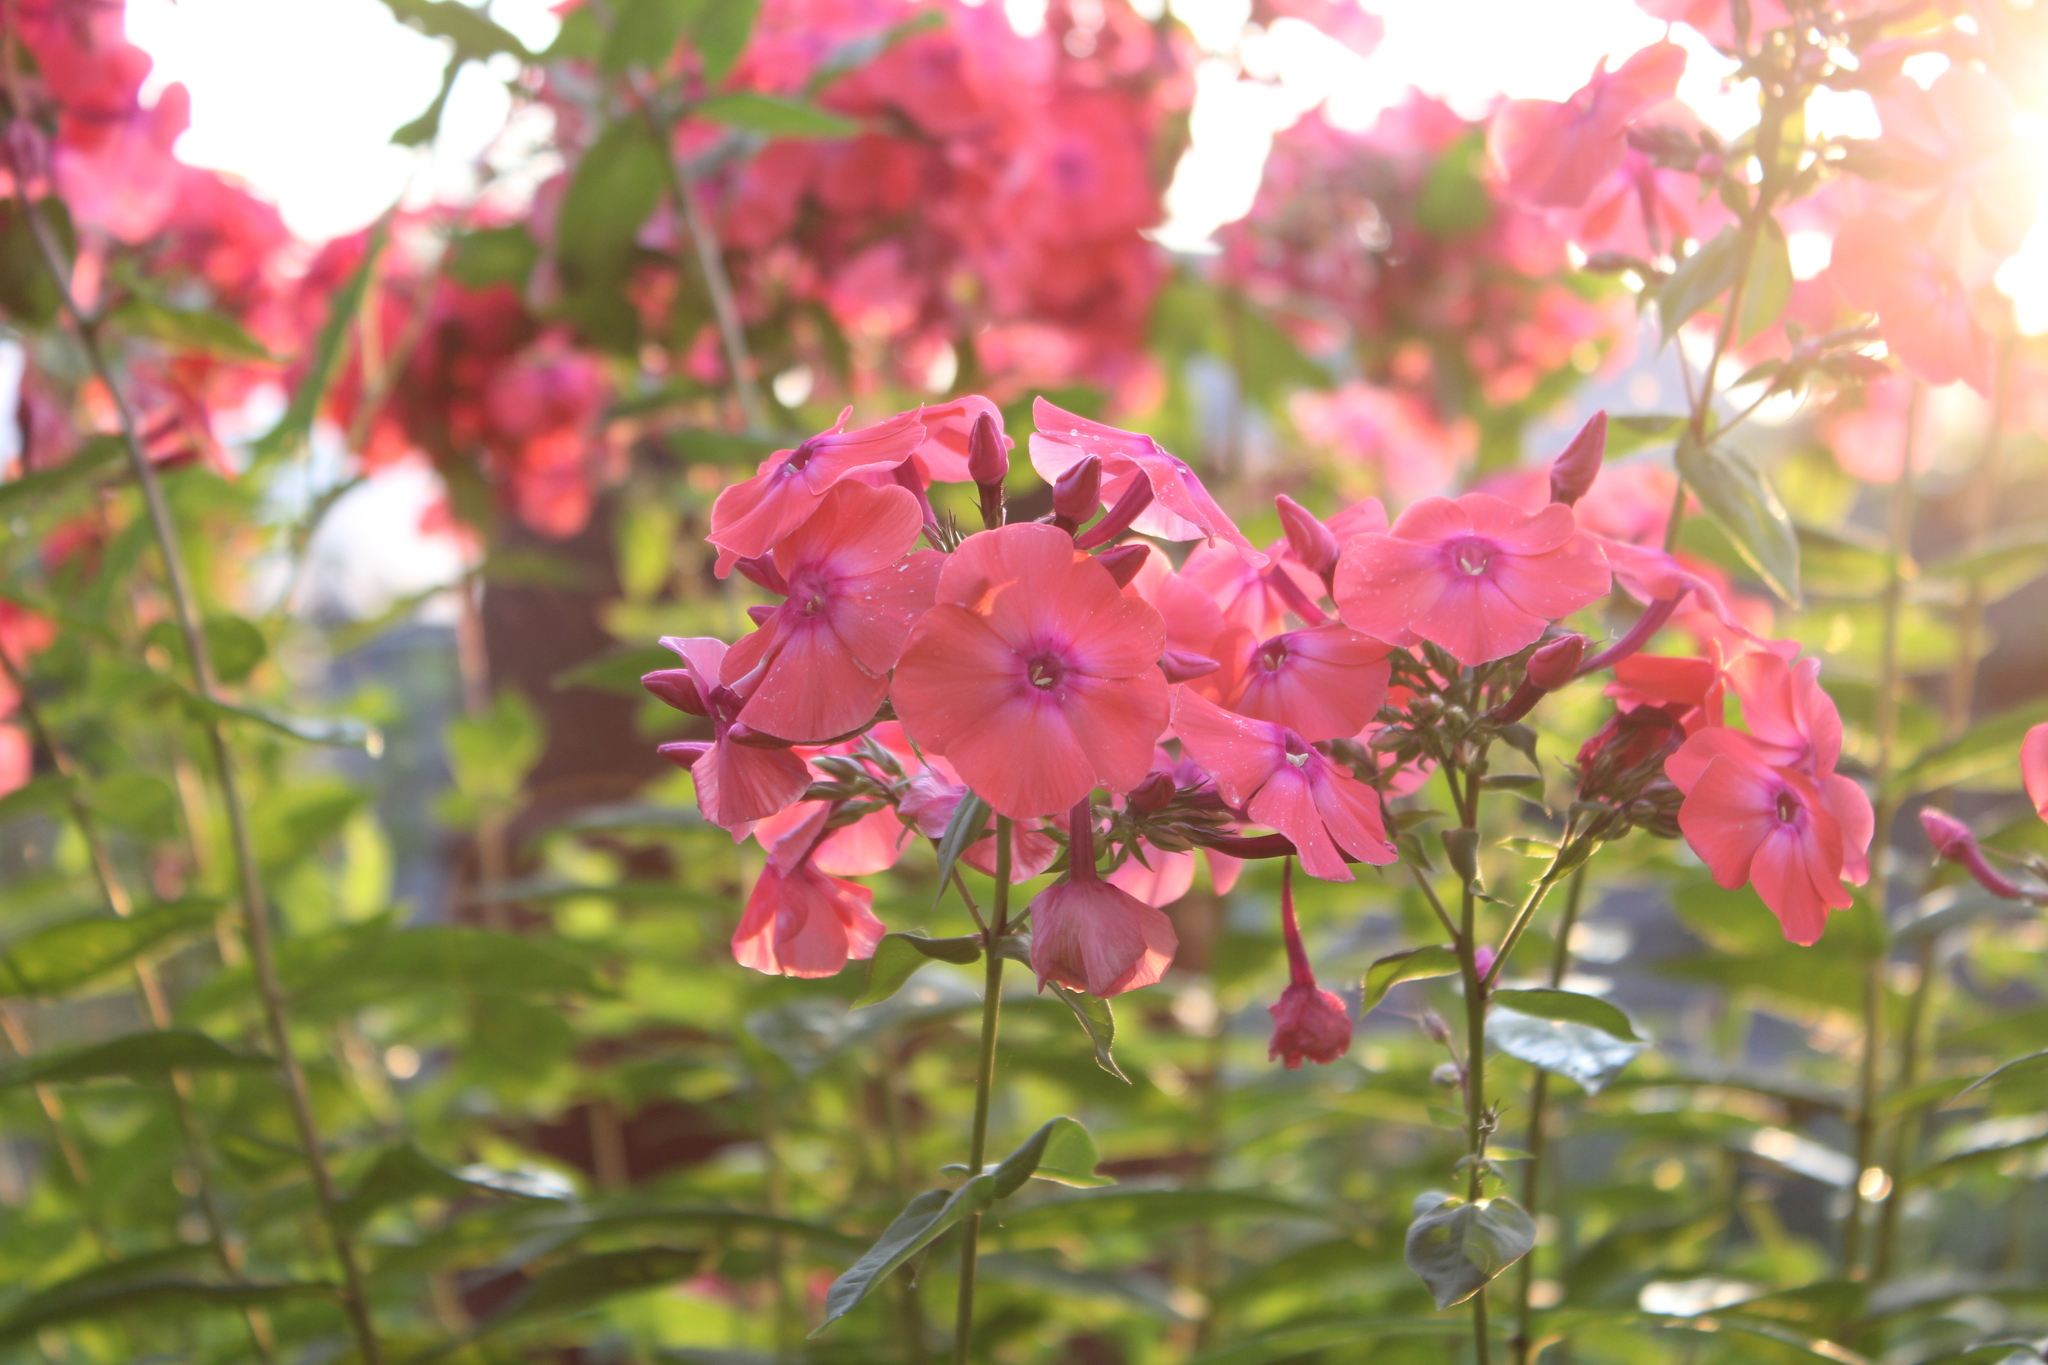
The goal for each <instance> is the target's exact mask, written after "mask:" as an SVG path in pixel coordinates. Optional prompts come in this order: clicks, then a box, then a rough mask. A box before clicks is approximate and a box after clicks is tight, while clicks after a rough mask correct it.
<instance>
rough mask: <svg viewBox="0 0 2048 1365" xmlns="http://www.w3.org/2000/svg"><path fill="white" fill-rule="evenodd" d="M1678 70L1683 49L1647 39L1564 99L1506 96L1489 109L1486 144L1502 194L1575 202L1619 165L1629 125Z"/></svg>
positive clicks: (1666, 94) (1547, 203)
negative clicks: (1502, 182) (1504, 187)
mask: <svg viewBox="0 0 2048 1365" xmlns="http://www.w3.org/2000/svg"><path fill="white" fill-rule="evenodd" d="M1684 72H1685V49H1684V48H1682V47H1680V46H1678V44H1676V43H1672V42H1658V43H1652V44H1651V45H1650V46H1648V47H1646V48H1644V49H1643V50H1642V51H1640V52H1638V53H1636V54H1635V55H1634V56H1632V57H1630V58H1629V59H1628V60H1627V61H1626V62H1623V63H1622V65H1621V67H1620V68H1619V69H1618V70H1615V71H1611V72H1610V71H1609V70H1607V59H1606V58H1604V57H1603V58H1601V59H1600V64H1599V66H1598V67H1596V68H1595V69H1594V72H1593V78H1592V79H1591V80H1590V81H1588V82H1586V84H1585V85H1584V86H1582V87H1580V89H1579V90H1578V92H1577V93H1576V94H1574V95H1573V96H1572V97H1571V98H1570V99H1568V100H1566V101H1564V102H1563V103H1559V102H1557V101H1556V100H1526V99H1525V100H1509V101H1508V102H1507V103H1506V104H1504V105H1502V106H1501V107H1500V110H1499V112H1497V113H1496V114H1495V115H1494V116H1493V125H1492V127H1491V129H1490V130H1489V132H1488V135H1487V151H1488V153H1489V155H1490V156H1491V157H1492V159H1493V163H1494V165H1495V166H1496V167H1497V168H1498V169H1499V171H1500V174H1501V177H1502V179H1504V180H1505V181H1506V182H1507V187H1508V193H1509V194H1511V195H1513V196H1514V197H1515V198H1516V199H1518V200H1520V201H1521V202H1523V203H1525V204H1529V205H1532V206H1535V207H1538V208H1575V207H1577V206H1578V205H1580V204H1583V203H1585V202H1586V200H1587V198H1588V197H1589V196H1591V194H1592V193H1593V190H1594V188H1595V187H1596V186H1597V185H1599V183H1600V182H1601V181H1603V180H1605V179H1606V178H1607V177H1608V176H1610V175H1612V174H1613V173H1614V172H1615V171H1617V170H1619V169H1620V168H1621V163H1622V158H1623V156H1624V155H1625V154H1626V152H1627V150H1628V143H1627V138H1626V135H1627V131H1628V125H1629V124H1630V123H1631V122H1632V121H1634V119H1635V118H1636V117H1637V116H1638V115H1639V114H1641V113H1642V112H1643V111H1644V110H1645V109H1648V108H1649V107H1650V106H1651V105H1653V104H1656V103H1658V102H1659V101H1660V100H1665V99H1669V98H1670V97H1671V94H1672V92H1673V91H1675V90H1676V89H1677V88H1678V78H1679V77H1680V76H1681V75H1683V74H1684Z"/></svg>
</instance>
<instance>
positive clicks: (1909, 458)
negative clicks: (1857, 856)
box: [1842, 379, 1922, 1276]
mask: <svg viewBox="0 0 2048 1365" xmlns="http://www.w3.org/2000/svg"><path fill="white" fill-rule="evenodd" d="M1921 398H1922V385H1921V383H1920V381H1919V380H1917V379H1916V380H1914V381H1913V389H1912V395H1911V397H1910V398H1909V399H1908V400H1907V403H1906V430H1905V435H1904V437H1903V448H1902V449H1901V451H1900V460H1899V466H1900V468H1899V481H1898V482H1897V483H1896V484H1894V485H1892V497H1891V518H1890V522H1891V525H1890V533H1889V537H1888V539H1889V550H1890V554H1889V559H1890V567H1889V569H1888V571H1887V573H1886V576H1885V586H1884V597H1883V607H1882V610H1883V619H1884V627H1883V633H1882V635H1881V637H1880V640H1879V646H1878V648H1879V655H1878V680H1877V697H1876V700H1875V703H1874V707H1873V713H1872V728H1873V729H1874V731H1875V732H1876V735H1875V737H1876V740H1877V756H1876V760H1875V761H1874V762H1873V763H1872V764H1871V775H1872V777H1873V778H1874V779H1875V781H1876V783H1877V802H1876V808H1875V810H1874V812H1873V814H1874V817H1875V819H1874V821H1873V824H1872V829H1873V834H1872V837H1871V849H1870V884H1869V891H1868V892H1867V894H1868V896H1869V898H1870V903H1871V906H1872V909H1873V912H1874V918H1875V920H1876V930H1877V935H1878V945H1877V947H1876V948H1874V949H1873V950H1872V952H1871V955H1870V961H1869V962H1868V963H1867V964H1866V965H1865V968H1864V973H1863V1060H1862V1064H1861V1066H1860V1068H1859V1074H1858V1082H1857V1101H1856V1124H1855V1143H1856V1183H1855V1184H1854V1185H1852V1186H1851V1187H1850V1189H1849V1210H1848V1213H1847V1214H1846V1215H1845V1216H1844V1217H1843V1220H1842V1271H1843V1273H1844V1274H1846V1275H1850V1276H1855V1275H1857V1274H1858V1273H1859V1271H1860V1264H1859V1263H1860V1260H1861V1257H1862V1253H1863V1222H1864V1215H1863V1205H1864V1203H1865V1202H1866V1201H1865V1198H1864V1193H1863V1181H1864V1176H1865V1175H1866V1173H1868V1172H1869V1171H1870V1170H1871V1169H1872V1162H1873V1160H1874V1159H1875V1157H1876V1154H1877V1111H1878V1103H1879V1100H1880V1094H1879V1091H1880V1089H1881V1078H1880V1074H1879V1073H1880V1071H1881V1070H1882V1067H1881V1062H1882V1059H1883V1055H1884V1003H1885V973H1886V970H1887V969H1888V967H1889V966H1890V963H1891V952H1890V946H1891V924H1890V918H1889V909H1890V897H1889V895H1888V894H1887V891H1888V885H1889V878H1890V875H1891V827H1892V823H1893V820H1894V819H1895V818H1896V817H1897V815H1898V811H1899V798H1898V795H1897V793H1896V792H1894V791H1893V790H1892V766H1893V752H1892V750H1893V747H1894V742H1895V740H1896V738H1897V733H1898V723H1899V692H1900V687H1901V684H1902V682H1903V677H1902V674H1901V671H1900V666H1899V616H1900V610H1901V608H1902V607H1903V605H1904V603H1905V583H1906V575H1905V562H1906V557H1907V555H1908V554H1909V553H1910V551H1911V549H1912V534H1913V457H1914V445H1915V435H1916V432H1915V429H1916V428H1917V427H1918V426H1919V421H1920V402H1921Z"/></svg>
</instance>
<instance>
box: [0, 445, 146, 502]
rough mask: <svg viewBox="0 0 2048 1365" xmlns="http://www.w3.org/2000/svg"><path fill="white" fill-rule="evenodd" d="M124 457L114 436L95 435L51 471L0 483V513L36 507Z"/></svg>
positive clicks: (126, 455)
mask: <svg viewBox="0 0 2048 1365" xmlns="http://www.w3.org/2000/svg"><path fill="white" fill-rule="evenodd" d="M127 458H128V447H127V446H126V445H125V444H124V443H123V442H122V440H121V438H120V437H118V436H95V437H93V438H92V439H91V440H89V441H87V442H86V443H85V444H84V445H82V446H80V447H79V448H78V449H77V450H76V451H75V452H73V453H72V456H71V458H70V459H68V460H66V461H65V462H64V463H63V464H60V465H58V466H57V467H56V468H55V469H41V470H37V471H36V472H35V473H33V474H24V475H22V476H21V477H20V478H18V479H9V480H7V481H6V482H5V483H0V513H11V512H12V511H13V510H14V509H15V508H16V507H31V506H39V505H41V504H43V503H45V502H48V501H50V500H51V499H53V498H55V497H56V496H57V495H58V494H59V493H62V492H63V491H64V490H66V489H67V488H69V487H71V486H72V485H73V484H84V483H86V482H88V481H89V480H90V479H91V478H92V476H93V475H95V474H97V473H99V472H101V471H102V470H104V469H106V468H107V467H108V466H109V465H116V464H121V463H122V462H124V461H125V460H126V459H127Z"/></svg>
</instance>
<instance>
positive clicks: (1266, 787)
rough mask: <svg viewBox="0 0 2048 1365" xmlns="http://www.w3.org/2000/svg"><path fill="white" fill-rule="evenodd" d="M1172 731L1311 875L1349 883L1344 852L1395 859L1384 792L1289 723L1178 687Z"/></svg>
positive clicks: (1363, 858) (1375, 860) (1380, 860)
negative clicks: (1288, 844)
mask: <svg viewBox="0 0 2048 1365" xmlns="http://www.w3.org/2000/svg"><path fill="white" fill-rule="evenodd" d="M1173 731H1174V733H1175V734H1176V735H1178V736H1180V742H1181V745H1182V747H1183V748H1185V749H1186V750H1187V752H1188V755H1189V756H1190V757H1192V758H1193V759H1194V760H1195V762H1196V763H1198V764H1200V765H1201V766H1202V768H1203V769H1204V770H1205V771H1206V772H1208V773H1209V775H1210V776H1211V777H1213V778H1215V779H1216V789H1217V790H1218V791H1219V792H1221V793H1222V794H1223V799H1224V800H1225V801H1228V802H1229V803H1230V804H1231V805H1233V806H1235V807H1237V808H1238V809H1240V810H1242V811H1243V812H1244V813H1245V816H1246V817H1247V818H1248V819H1250V820H1251V821H1252V822H1253V823H1255V824H1261V825H1265V826H1267V827H1268V828H1270V829H1275V830H1278V831H1279V832H1280V833H1282V834H1284V835H1286V836H1287V837H1288V838H1289V839H1290V840H1292V841H1293V843H1294V847H1295V851H1296V852H1297V853H1298V854H1299V855H1300V858H1301V866H1302V870H1303V871H1305V872H1307V873H1308V874H1309V875H1310V876H1312V877H1321V878H1322V879H1323V880H1325V881H1334V882H1348V881H1350V880H1351V869H1350V868H1349V867H1348V866H1346V864H1345V858H1344V855H1345V854H1347V853H1348V854H1350V855H1351V856H1352V857H1353V858H1356V859H1357V860H1358V861H1360V862H1363V863H1372V864H1375V865H1379V866H1384V865H1385V864H1387V863H1391V862H1393V861H1394V848H1393V845H1391V844H1390V843H1388V842H1387V828H1386V822H1385V819H1384V818H1383V816H1382V815H1381V813H1380V798H1379V793H1377V792H1375V791H1374V790H1373V789H1372V788H1371V787H1368V786H1367V785H1365V783H1363V782H1360V781H1359V780H1358V779H1357V778H1355V777H1351V776H1349V775H1347V774H1346V773H1344V772H1343V770H1341V769H1340V768H1338V766H1337V765H1336V764H1335V763H1333V762H1331V761H1330V760H1329V759H1327V758H1325V757H1324V756H1323V755H1322V754H1321V753H1320V752H1318V751H1317V750H1316V748H1315V747H1314V746H1313V745H1311V744H1310V743H1309V742H1308V741H1307V740H1305V739H1303V738H1302V737H1301V736H1300V735H1298V734H1296V733H1294V731H1292V730H1290V729H1288V728H1287V727H1286V726H1284V725H1276V724H1274V723H1273V722H1271V721H1264V720H1254V719H1252V718H1251V717H1250V716H1240V715H1237V714H1235V713H1233V712H1230V711H1225V710H1224V709H1223V708H1222V707H1220V706H1217V705H1216V704H1215V703H1214V702H1211V701H1209V700H1208V699H1206V698H1204V697H1200V696H1197V695H1195V694H1194V693H1192V692H1190V691H1188V690H1187V689H1186V688H1180V689H1178V690H1177V691H1176V693H1175V696H1174V703H1173Z"/></svg>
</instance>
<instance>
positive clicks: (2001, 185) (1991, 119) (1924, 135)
mask: <svg viewBox="0 0 2048 1365" xmlns="http://www.w3.org/2000/svg"><path fill="white" fill-rule="evenodd" d="M2016 112H2017V109H2016V106H2015V105H2014V103H2013V98H2012V95H2011V93H2010V92H2009V91H2008V90H2007V89H2006V87H2005V84H2004V83H2003V82H2002V81H2000V80H1999V79H1998V78H1997V77H1996V76H1993V75H1992V74H1991V73H1989V72H1987V71H1983V70H1980V69H1978V68H1976V67H1972V66H1968V65H1964V64H1961V63H1958V64H1956V65H1954V66H1951V67H1949V68H1948V69H1947V70H1946V71H1944V72H1942V73H1941V74H1940V75H1939V76H1937V77H1935V78H1934V82H1933V84H1931V85H1929V86H1928V87H1927V88H1926V89H1924V90H1923V89H1921V88H1920V86H1918V85H1917V84H1915V83H1914V82H1912V81H1910V80H1904V81H1897V82H1894V83H1893V85H1892V86H1891V88H1890V89H1888V90H1887V91H1886V92H1885V93H1883V94H1882V95H1880V96H1879V97H1878V100H1877V114H1878V118H1879V120H1880V121H1881V122H1882V123H1883V125H1884V136H1883V138H1882V139H1881V140H1879V141H1878V142H1877V143H1876V144H1875V148H1876V151H1877V153H1878V155H1879V156H1880V157H1882V158H1883V159H1884V161H1885V162H1886V163H1887V169H1888V170H1889V171H1890V172H1891V174H1890V175H1889V176H1888V177H1887V181H1888V183H1891V184H1893V185H1903V186H1904V188H1905V191H1906V193H1908V194H1910V195H1913V196H1914V197H1916V198H1921V199H1924V200H1925V203H1924V206H1923V207H1922V208H1921V209H1920V210H1919V211H1917V212H1916V213H1915V214H1914V215H1913V219H1914V224H1915V225H1916V226H1923V225H1924V228H1925V234H1924V235H1925V236H1926V238H1927V239H1928V241H1930V242H1931V243H1932V244H1933V245H1934V246H1935V248H1936V249H1937V250H1939V251H1941V252H1942V254H1943V255H1945V256H1947V257H1948V258H1949V259H1950V260H1952V261H1955V262H1957V263H1959V264H1960V263H1962V262H1964V261H1966V260H1968V259H1970V257H1971V256H1973V255H1978V254H1980V253H1981V254H1982V255H1988V256H1989V257H1990V258H1991V259H1992V260H1994V261H2003V260H2004V259H2005V258H2006V257H2008V256H2010V255H2012V254H2013V253H2014V252H2015V251H2018V250H2019V249H2020V243H2021V242H2022V241H2023V240H2025V238H2026V235H2027V230H2028V229H2029V228H2031V227H2032V226H2033V224H2034V214H2035V208H2036V204H2037V201H2038V200H2039V198H2040V190H2041V167H2040V164H2039V160H2038V153H2037V151H2036V150H2035V149H2034V148H2033V147H2031V146H2029V145H2028V144H2027V142H2026V140H2024V139H2022V138H2019V137H2016V136H2014V133H2013V117H2014V114H2015V113H2016Z"/></svg>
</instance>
